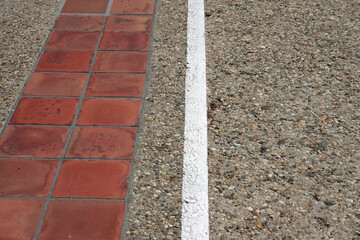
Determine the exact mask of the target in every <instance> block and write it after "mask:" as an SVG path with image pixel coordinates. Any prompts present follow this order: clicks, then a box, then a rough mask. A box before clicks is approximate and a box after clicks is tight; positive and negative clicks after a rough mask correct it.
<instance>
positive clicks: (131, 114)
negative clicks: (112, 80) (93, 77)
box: [10, 97, 141, 126]
mask: <svg viewBox="0 0 360 240" xmlns="http://www.w3.org/2000/svg"><path fill="white" fill-rule="evenodd" d="M78 103H79V99H77V98H42V97H36V98H34V97H23V98H21V99H20V101H19V104H18V106H17V108H16V110H15V112H14V114H13V116H12V118H11V121H10V124H43V125H68V126H70V125H72V123H73V120H74V117H75V112H76V109H77V106H78ZM140 107H141V99H111V98H110V99H106V98H105V99H104V98H86V99H84V100H83V102H82V105H81V109H80V113H79V117H78V119H77V121H76V125H81V126H96V125H100V126H137V125H138V124H139V115H140ZM115 109H116V111H114V110H115Z"/></svg>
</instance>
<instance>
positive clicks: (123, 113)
mask: <svg viewBox="0 0 360 240" xmlns="http://www.w3.org/2000/svg"><path fill="white" fill-rule="evenodd" d="M140 108H141V99H106V98H86V99H84V101H83V103H82V105H81V109H80V114H79V118H78V120H77V122H76V125H87V126H88V125H111V126H137V125H138V124H139V117H140Z"/></svg>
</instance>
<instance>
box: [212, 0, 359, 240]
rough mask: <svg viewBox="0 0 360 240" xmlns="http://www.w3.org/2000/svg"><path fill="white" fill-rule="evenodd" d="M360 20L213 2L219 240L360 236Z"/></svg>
mask: <svg viewBox="0 0 360 240" xmlns="http://www.w3.org/2000/svg"><path fill="white" fill-rule="evenodd" d="M359 14H360V2H359V1H355V0H347V1H318V0H314V1H300V0H299V1H274V0H272V1H253V0H235V1H233V0H222V1H215V0H208V1H206V30H207V35H206V39H207V61H208V86H209V95H208V97H209V99H208V101H209V113H208V116H209V121H208V123H209V172H210V176H209V179H210V224H211V230H210V233H211V239H360V230H359V229H360V210H359V209H360V148H359V146H360V145H359V144H360V82H359V71H360V68H359V66H360V48H359V47H360V42H359V39H360V24H359V22H360V16H359Z"/></svg>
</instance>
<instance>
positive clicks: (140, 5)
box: [110, 0, 154, 14]
mask: <svg viewBox="0 0 360 240" xmlns="http://www.w3.org/2000/svg"><path fill="white" fill-rule="evenodd" d="M153 11H154V0H114V1H113V4H112V6H111V10H110V13H111V14H152V13H153Z"/></svg>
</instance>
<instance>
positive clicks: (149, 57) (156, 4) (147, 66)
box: [111, 0, 160, 239]
mask: <svg viewBox="0 0 360 240" xmlns="http://www.w3.org/2000/svg"><path fill="white" fill-rule="evenodd" d="M111 1H112V0H111ZM158 5H160V1H158V0H155V1H154V11H153V14H152V15H151V16H152V17H153V18H152V27H151V32H150V44H149V50H148V56H147V58H148V59H147V65H146V73H145V83H144V89H143V96H142V99H143V101H142V103H141V109H140V119H139V127H138V130H137V133H136V139H135V147H134V153H133V159H132V164H131V168H130V173H129V180H128V189H127V193H126V197H125V200H126V202H125V211H124V220H123V225H122V229H121V238H120V239H125V235H126V231H125V230H126V229H127V227H128V226H127V221H126V219H127V217H128V214H129V211H130V210H129V203H130V202H131V200H132V196H131V191H132V186H133V177H134V172H135V170H136V166H135V157H136V155H135V154H136V153H137V151H138V149H139V145H140V136H141V135H142V133H143V131H144V129H143V112H144V108H145V96H146V94H147V89H148V85H149V81H150V80H149V78H150V76H149V75H150V68H151V64H152V62H151V60H152V59H151V56H152V52H153V50H152V46H153V42H154V29H155V25H156V21H155V19H156V16H157V15H156V13H157V7H158Z"/></svg>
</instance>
